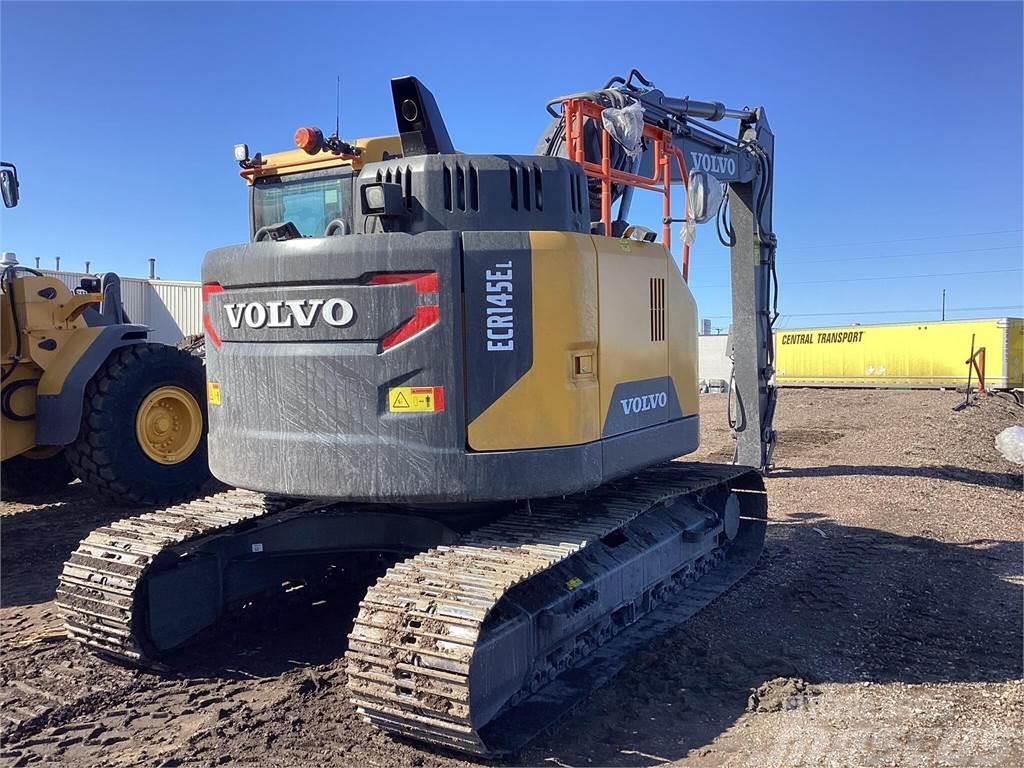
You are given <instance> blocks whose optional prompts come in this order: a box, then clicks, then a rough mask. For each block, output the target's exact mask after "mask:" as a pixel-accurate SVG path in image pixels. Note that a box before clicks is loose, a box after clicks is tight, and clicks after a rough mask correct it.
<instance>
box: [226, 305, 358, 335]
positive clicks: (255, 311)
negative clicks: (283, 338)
mask: <svg viewBox="0 0 1024 768" xmlns="http://www.w3.org/2000/svg"><path fill="white" fill-rule="evenodd" d="M224 311H225V312H226V313H227V315H228V324H229V325H230V326H231V327H232V328H241V327H242V323H243V322H244V323H245V324H246V325H247V326H249V327H250V328H293V327H299V328H311V327H312V326H313V324H314V323H315V322H316V321H317V319H318V318H319V319H322V320H323V321H324V322H325V323H327V324H328V325H330V326H333V327H335V328H343V327H345V326H346V325H349V324H350V323H351V322H352V321H353V320H354V319H355V316H356V312H355V309H353V307H352V305H351V304H350V303H349V302H347V301H345V299H288V300H286V301H250V302H237V303H234V304H225V305H224Z"/></svg>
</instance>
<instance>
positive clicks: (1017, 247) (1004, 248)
mask: <svg viewBox="0 0 1024 768" xmlns="http://www.w3.org/2000/svg"><path fill="white" fill-rule="evenodd" d="M1020 250H1024V245H1000V246H996V247H994V248H958V249H956V250H952V251H917V252H915V253H897V254H893V255H891V256H853V257H846V256H836V257H834V258H831V259H798V260H797V261H790V260H789V259H785V258H783V259H782V260H781V261H779V266H780V267H781V266H787V265H789V264H824V263H826V262H834V261H876V260H881V259H906V258H909V257H911V256H947V255H949V254H953V253H985V252H988V251H1020Z"/></svg>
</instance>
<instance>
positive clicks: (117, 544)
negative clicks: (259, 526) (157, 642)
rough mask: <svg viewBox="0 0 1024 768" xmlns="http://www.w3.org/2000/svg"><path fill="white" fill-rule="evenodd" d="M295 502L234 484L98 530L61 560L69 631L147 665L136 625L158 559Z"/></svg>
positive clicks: (61, 604)
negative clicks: (177, 547)
mask: <svg viewBox="0 0 1024 768" xmlns="http://www.w3.org/2000/svg"><path fill="white" fill-rule="evenodd" d="M299 504H301V500H295V499H280V498H274V497H268V496H265V495H263V494H261V493H252V492H249V491H241V490H231V491H226V492H224V493H218V494H215V495H213V496H208V497H206V498H203V499H198V500H196V501H192V502H189V503H187V504H179V505H177V506H174V507H169V508H167V509H162V510H159V511H157V512H147V513H145V514H142V515H139V516H137V517H132V518H128V519H125V520H118V521H115V522H113V523H111V524H110V525H109V526H104V527H102V528H97V529H96V530H94V531H92V532H91V533H90V534H89V535H88V537H86V538H85V539H83V540H82V542H81V543H80V544H79V545H78V549H77V550H75V552H74V553H72V555H71V557H70V558H69V559H68V561H67V562H66V563H65V564H64V569H63V571H62V572H61V575H60V582H59V584H58V586H57V607H58V608H59V609H60V611H61V613H62V614H63V618H64V627H65V629H66V630H67V633H68V636H69V637H71V638H72V639H73V640H77V641H78V642H80V643H82V644H83V645H85V646H87V647H88V648H89V649H91V650H92V651H94V652H96V653H99V654H102V655H104V656H107V657H111V658H114V659H116V660H120V661H123V662H125V663H128V664H133V665H139V666H146V665H147V664H148V663H149V662H150V661H151V657H152V651H151V649H150V648H148V647H147V642H146V635H145V632H143V631H140V630H141V624H142V621H143V619H142V616H141V615H140V612H141V606H142V603H143V601H142V600H139V599H138V596H139V595H140V594H141V593H142V592H144V586H145V579H146V576H147V575H148V573H149V572H150V570H151V568H152V567H153V566H154V564H156V563H159V558H160V557H161V556H162V555H163V554H165V553H166V552H167V551H168V550H169V549H170V548H172V547H176V546H179V545H182V544H187V543H188V542H190V541H193V540H196V539H200V538H203V537H206V536H208V535H210V534H211V533H214V532H216V533H222V532H223V531H225V530H228V529H230V528H232V527H234V526H238V525H242V524H245V523H247V522H248V521H253V520H256V519H258V518H264V517H266V516H268V515H273V514H276V513H278V512H282V511H284V510H286V509H289V508H291V507H295V506H298V505H299Z"/></svg>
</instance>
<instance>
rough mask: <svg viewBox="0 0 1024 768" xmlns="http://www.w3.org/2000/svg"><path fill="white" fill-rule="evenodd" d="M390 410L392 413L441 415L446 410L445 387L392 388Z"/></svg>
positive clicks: (390, 391) (390, 390) (389, 394)
mask: <svg viewBox="0 0 1024 768" xmlns="http://www.w3.org/2000/svg"><path fill="white" fill-rule="evenodd" d="M388 410H389V411H391V412H392V413H439V412H440V411H443V410H444V387H391V388H390V389H389V390H388Z"/></svg>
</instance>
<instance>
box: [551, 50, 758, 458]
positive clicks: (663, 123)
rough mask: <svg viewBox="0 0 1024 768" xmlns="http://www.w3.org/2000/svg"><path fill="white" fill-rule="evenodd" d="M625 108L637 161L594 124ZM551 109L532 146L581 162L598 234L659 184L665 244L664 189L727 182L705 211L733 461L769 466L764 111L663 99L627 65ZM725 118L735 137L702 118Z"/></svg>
mask: <svg viewBox="0 0 1024 768" xmlns="http://www.w3.org/2000/svg"><path fill="white" fill-rule="evenodd" d="M630 104H639V105H640V106H641V107H642V108H643V117H644V124H645V125H644V133H643V140H642V148H643V151H642V153H641V154H640V156H639V158H638V159H636V160H633V159H632V158H630V157H629V155H628V153H627V152H625V151H623V149H622V148H621V147H619V146H617V145H616V144H615V142H614V141H609V139H608V132H607V131H606V130H604V128H602V127H601V113H602V112H603V110H604V109H607V108H620V109H621V108H623V107H626V106H629V105H630ZM557 105H561V111H558V109H557ZM548 111H549V113H551V114H552V115H553V116H555V117H556V118H557V119H556V120H555V121H554V122H553V123H552V125H551V127H550V128H549V129H548V131H547V132H546V134H545V135H544V137H542V139H541V142H540V146H539V150H540V151H542V152H543V153H544V154H549V155H564V156H568V157H569V158H570V159H575V160H577V161H579V162H581V164H582V165H583V167H584V171H585V172H586V173H587V175H588V176H589V177H590V181H591V214H592V216H591V218H592V219H593V220H594V221H595V229H596V231H601V232H605V233H613V234H614V233H615V231H616V227H615V223H616V222H615V221H613V220H612V217H611V207H612V204H613V203H614V202H615V201H616V200H617V201H619V210H618V214H617V216H616V217H615V218H616V220H618V221H624V220H625V219H626V217H627V216H628V211H629V204H630V198H631V193H632V190H633V188H635V187H639V188H643V189H651V190H657V191H661V192H662V193H663V195H664V199H665V202H664V217H663V221H662V223H663V227H664V228H663V232H662V235H663V240H664V242H665V245H666V247H670V246H671V232H670V226H671V224H672V223H673V222H677V221H681V219H673V218H672V216H671V185H672V184H677V183H682V184H683V185H684V186H688V185H689V179H690V175H691V174H692V173H694V172H697V173H701V174H704V175H705V179H704V180H705V181H706V182H707V183H714V182H716V181H717V182H722V183H725V184H727V185H728V195H727V197H726V199H725V200H724V201H723V205H722V206H721V207H720V208H719V210H718V211H717V212H709V213H713V214H714V215H715V218H716V226H717V229H718V237H719V239H720V240H721V242H722V244H723V245H726V246H728V247H729V248H730V251H731V257H730V259H731V285H732V327H731V329H730V338H729V346H730V349H731V356H732V359H733V376H732V382H731V383H730V397H731V400H730V409H729V410H730V415H729V422H730V426H731V427H732V430H733V434H734V436H735V438H736V453H735V458H734V460H735V463H737V464H743V465H746V466H752V467H757V468H758V469H760V470H761V471H762V472H767V471H768V469H769V467H770V466H771V461H772V452H773V450H774V447H775V441H776V434H775V430H774V428H773V421H774V416H775V404H776V388H775V384H774V381H773V379H774V375H775V369H774V364H775V349H774V337H773V332H772V328H773V325H774V323H775V319H776V317H777V316H778V279H777V276H776V272H775V252H776V245H777V240H776V236H775V233H774V230H773V227H772V194H773V167H774V154H775V136H774V134H773V133H772V131H771V128H770V126H769V124H768V120H767V117H766V115H765V111H764V109H763V108H761V107H757V108H743V109H730V108H728V107H726V106H725V105H724V104H722V103H721V102H714V101H696V100H693V99H690V98H675V97H670V96H666V95H665V94H664V93H663V92H662V91H660V90H658V89H657V88H655V87H654V84H653V83H651V82H650V81H649V80H647V79H646V78H644V77H643V75H641V74H640V73H639V72H637V71H636V70H635V69H634V70H631V71H630V73H629V75H628V76H627V77H625V78H623V77H613V78H612V79H611V80H609V81H608V82H607V83H606V84H605V87H604V88H602V89H600V90H598V91H589V92H584V93H578V94H572V95H569V96H563V97H560V98H558V99H555V100H553V101H551V102H549V103H548ZM585 118H589V121H587V120H586V119H585ZM722 119H733V120H736V121H737V122H738V128H737V132H736V136H735V137H733V136H730V135H729V134H727V133H725V132H723V131H720V130H718V129H716V128H714V127H712V126H710V125H708V124H707V122H705V121H719V120H722ZM688 208H689V206H688ZM690 213H691V212H690V211H689V210H688V215H690ZM700 220H702V221H703V220H706V219H700ZM682 272H683V277H684V279H687V278H688V272H689V245H688V244H684V246H683V258H682Z"/></svg>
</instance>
